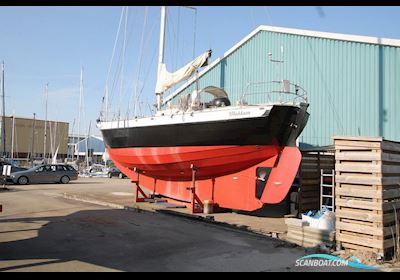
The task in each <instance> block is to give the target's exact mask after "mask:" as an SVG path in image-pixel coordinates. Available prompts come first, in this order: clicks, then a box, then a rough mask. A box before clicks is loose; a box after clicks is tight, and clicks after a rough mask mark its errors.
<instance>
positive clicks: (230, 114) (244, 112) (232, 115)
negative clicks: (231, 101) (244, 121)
mask: <svg viewBox="0 0 400 280" xmlns="http://www.w3.org/2000/svg"><path fill="white" fill-rule="evenodd" d="M247 115H250V112H249V111H232V112H229V116H230V117H238V116H247Z"/></svg>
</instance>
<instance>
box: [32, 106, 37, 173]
mask: <svg viewBox="0 0 400 280" xmlns="http://www.w3.org/2000/svg"><path fill="white" fill-rule="evenodd" d="M35 124H36V113H33V123H32V147H31V165H32V166H33V152H34V147H35Z"/></svg>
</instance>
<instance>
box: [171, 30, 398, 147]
mask: <svg viewBox="0 0 400 280" xmlns="http://www.w3.org/2000/svg"><path fill="white" fill-rule="evenodd" d="M281 46H282V47H283V59H284V61H285V62H284V64H283V65H281V66H280V71H276V69H277V68H276V63H275V64H274V63H272V62H270V61H269V57H268V53H269V52H270V53H272V54H273V58H274V59H281ZM277 72H279V73H280V77H279V78H280V79H288V80H290V81H291V82H292V83H296V84H299V85H301V86H302V87H303V88H304V89H305V90H306V91H307V92H308V97H309V103H310V108H309V112H310V120H309V123H308V125H307V127H306V129H305V130H304V132H303V134H302V136H301V137H300V141H301V142H302V143H304V144H311V145H315V146H323V145H329V144H331V143H332V139H331V137H332V135H335V134H336V135H339V134H340V135H363V136H384V137H385V138H387V139H390V140H397V141H400V125H398V122H400V110H399V107H400V76H399V75H400V47H392V46H382V45H375V44H368V43H358V42H350V41H342V40H335V39H325V38H319V37H308V36H302V35H293V34H286V33H277V32H270V31H260V32H259V33H257V34H256V35H255V36H254V37H253V38H251V39H250V40H249V41H247V42H246V43H245V44H244V45H242V46H241V47H239V48H238V49H237V50H236V51H234V52H233V53H232V54H231V55H229V56H228V57H226V58H224V59H223V60H221V61H220V62H219V63H218V64H217V65H216V66H215V67H213V68H212V69H210V70H209V71H208V72H207V73H206V74H204V75H203V76H202V77H200V79H199V81H198V83H199V85H198V86H199V88H203V87H206V86H209V85H214V86H219V87H222V88H224V89H225V90H226V91H227V92H228V94H229V96H230V98H231V101H233V104H234V103H236V101H237V100H239V99H240V97H241V96H242V94H243V92H244V90H246V84H247V83H248V82H257V81H271V80H274V79H276V77H277ZM194 87H195V85H194V84H192V85H191V86H189V87H188V88H186V89H185V90H184V91H183V92H191V91H192V90H193V89H194ZM176 100H177V98H175V100H174V103H176ZM264 100H265V99H263V98H262V96H260V95H254V96H251V97H250V96H249V98H247V101H249V102H250V103H258V102H262V101H264Z"/></svg>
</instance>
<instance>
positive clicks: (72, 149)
mask: <svg viewBox="0 0 400 280" xmlns="http://www.w3.org/2000/svg"><path fill="white" fill-rule="evenodd" d="M74 131H75V118H74V122H73V123H72V133H71V135H72V144H73V145H72V146H71V147H72V148H71V154H72V155H71V161H74V154H75V135H74Z"/></svg>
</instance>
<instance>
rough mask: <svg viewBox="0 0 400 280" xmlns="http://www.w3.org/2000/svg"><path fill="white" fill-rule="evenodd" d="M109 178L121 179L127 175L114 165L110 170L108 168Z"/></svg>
mask: <svg viewBox="0 0 400 280" xmlns="http://www.w3.org/2000/svg"><path fill="white" fill-rule="evenodd" d="M107 175H108V178H112V177H118V178H120V179H123V178H126V177H127V176H126V175H125V174H124V173H122V172H121V170H119V169H118V168H116V167H112V168H110V170H108V173H107Z"/></svg>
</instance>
